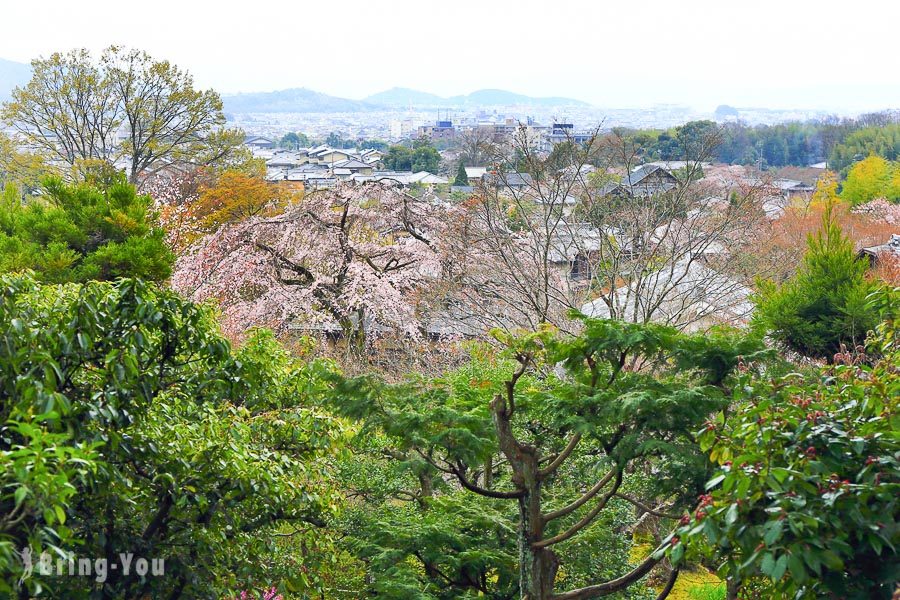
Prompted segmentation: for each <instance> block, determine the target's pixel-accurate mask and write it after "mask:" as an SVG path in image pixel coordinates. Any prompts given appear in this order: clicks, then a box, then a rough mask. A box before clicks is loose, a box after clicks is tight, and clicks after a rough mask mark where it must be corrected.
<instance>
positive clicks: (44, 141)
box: [2, 49, 123, 165]
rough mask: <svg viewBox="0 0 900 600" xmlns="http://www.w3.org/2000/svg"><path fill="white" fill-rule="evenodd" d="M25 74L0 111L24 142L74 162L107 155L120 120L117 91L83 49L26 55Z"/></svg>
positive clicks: (59, 159) (56, 157)
mask: <svg viewBox="0 0 900 600" xmlns="http://www.w3.org/2000/svg"><path fill="white" fill-rule="evenodd" d="M31 69H32V76H31V80H30V81H29V82H28V84H27V85H26V86H25V87H24V88H16V89H14V90H13V92H12V100H11V101H10V102H8V103H6V104H4V106H3V110H2V117H3V119H4V120H5V121H7V122H8V123H9V124H10V125H11V126H12V127H13V128H15V130H16V131H17V132H18V134H19V135H20V136H22V138H23V139H24V140H25V141H26V142H27V143H28V145H30V146H32V147H34V148H38V149H39V150H40V151H41V152H42V153H44V154H45V155H47V156H48V157H49V158H51V159H53V160H57V161H61V162H62V163H64V164H67V165H74V164H75V163H76V162H78V161H90V160H110V159H111V158H113V156H114V154H115V149H116V132H117V131H118V130H119V126H120V125H121V124H122V120H123V114H122V103H121V102H120V100H119V92H118V90H117V89H116V86H115V85H113V82H112V81H111V80H110V78H109V76H108V73H106V72H105V71H104V69H103V68H101V67H100V66H98V65H96V64H95V63H94V62H93V60H92V59H91V55H90V53H89V52H88V51H87V50H84V49H80V50H71V51H69V52H67V53H65V54H62V53H59V52H56V53H54V54H52V55H51V56H50V57H49V58H46V59H42V58H38V59H35V60H33V61H31Z"/></svg>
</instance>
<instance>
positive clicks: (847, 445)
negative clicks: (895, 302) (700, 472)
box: [673, 322, 900, 600]
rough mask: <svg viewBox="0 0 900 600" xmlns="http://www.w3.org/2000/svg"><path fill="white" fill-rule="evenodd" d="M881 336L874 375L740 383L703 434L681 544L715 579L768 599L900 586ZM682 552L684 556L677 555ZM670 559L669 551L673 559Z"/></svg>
mask: <svg viewBox="0 0 900 600" xmlns="http://www.w3.org/2000/svg"><path fill="white" fill-rule="evenodd" d="M894 326H895V324H894V323H893V322H888V323H886V324H883V325H882V326H881V327H880V330H879V335H878V336H877V337H876V339H875V340H874V341H873V343H872V345H871V346H870V350H871V351H872V352H873V353H874V355H876V356H881V358H880V359H878V360H877V361H876V362H875V363H874V364H873V365H872V366H864V365H863V364H854V361H853V360H851V359H850V357H849V356H847V357H845V359H844V364H841V365H839V366H835V367H826V368H823V369H821V371H820V372H818V373H815V374H814V375H813V376H811V377H803V376H801V375H799V374H796V373H795V374H791V375H788V376H786V377H770V376H767V377H758V376H757V377H753V376H752V375H751V374H750V373H748V374H746V375H745V376H744V377H743V381H742V382H741V385H739V386H738V387H736V391H737V394H736V396H735V405H734V407H733V409H732V410H730V411H728V412H727V413H721V414H719V415H718V417H717V418H716V419H715V420H714V421H711V422H710V423H709V424H708V426H707V427H706V428H705V429H704V430H703V431H702V432H701V433H700V434H699V439H700V442H701V444H702V445H703V447H704V449H707V450H708V451H709V452H710V457H711V458H712V459H713V460H714V461H716V462H717V463H719V464H720V465H721V466H720V469H719V472H718V473H717V474H716V476H715V477H713V478H712V479H711V480H710V481H709V482H708V483H707V489H709V490H710V492H709V494H708V495H706V496H703V497H701V503H700V508H699V509H698V510H697V512H696V513H695V514H694V515H693V516H692V517H685V519H684V522H683V523H684V524H683V527H682V528H681V529H680V530H679V531H678V532H677V535H679V536H681V539H682V540H685V543H687V545H688V546H689V547H690V548H691V549H692V551H693V552H695V553H697V554H700V555H704V556H706V557H707V558H721V559H724V564H723V566H722V569H721V571H720V574H721V575H723V576H726V575H727V576H730V577H733V578H736V579H738V580H742V581H746V580H748V579H751V578H754V577H764V578H767V579H768V580H769V581H770V582H771V588H772V591H771V592H770V593H771V594H773V597H779V598H814V597H815V598H821V597H839V598H848V599H860V600H862V599H871V600H875V599H878V598H885V599H887V598H891V597H892V593H893V591H894V588H895V585H896V582H897V581H898V580H900V561H898V560H897V555H896V551H897V545H898V543H900V527H898V523H897V515H898V514H900V511H898V508H900V507H898V498H900V439H898V436H897V431H898V426H900V422H898V416H897V408H898V399H900V378H898V377H897V372H898V368H900V353H898V347H897V332H896V330H895V329H894ZM679 545H680V544H679ZM673 553H674V551H673Z"/></svg>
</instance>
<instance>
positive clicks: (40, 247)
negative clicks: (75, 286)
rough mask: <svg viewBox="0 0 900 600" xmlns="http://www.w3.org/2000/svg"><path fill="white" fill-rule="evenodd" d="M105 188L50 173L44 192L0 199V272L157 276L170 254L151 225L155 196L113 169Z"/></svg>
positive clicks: (164, 272)
mask: <svg viewBox="0 0 900 600" xmlns="http://www.w3.org/2000/svg"><path fill="white" fill-rule="evenodd" d="M102 185H103V187H96V186H95V185H91V184H89V183H83V184H72V185H68V184H65V183H63V182H62V180H60V179H58V178H54V177H48V178H46V179H45V181H44V191H45V196H43V197H41V198H35V199H32V200H31V201H29V202H28V203H27V204H25V205H23V204H22V203H21V202H20V201H19V200H18V198H17V197H15V196H7V195H4V201H3V203H2V206H0V271H2V272H9V271H22V270H26V269H30V270H32V271H34V272H35V275H36V277H37V278H38V279H40V280H42V281H46V282H51V283H62V282H68V281H76V282H77V281H88V280H92V279H96V280H112V279H116V278H118V277H141V278H144V279H147V280H151V281H162V280H165V279H167V278H168V277H169V275H170V274H171V272H172V264H173V261H174V256H173V255H172V252H171V251H170V250H169V249H168V247H167V246H166V244H165V241H164V232H163V230H162V229H160V228H159V227H156V226H154V225H153V222H152V219H153V213H152V212H151V207H152V199H151V198H150V197H149V196H140V195H138V194H136V193H135V189H134V186H132V185H130V184H127V183H125V181H124V177H123V176H122V175H121V174H118V175H117V176H116V177H115V178H114V180H113V181H111V182H104V183H103V184H102Z"/></svg>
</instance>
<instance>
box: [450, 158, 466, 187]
mask: <svg viewBox="0 0 900 600" xmlns="http://www.w3.org/2000/svg"><path fill="white" fill-rule="evenodd" d="M453 185H458V186H462V187H465V186H468V185H469V176H468V175H466V165H465V163H464V162H463V161H459V166H458V167H457V169H456V177H455V178H454V179H453Z"/></svg>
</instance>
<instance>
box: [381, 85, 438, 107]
mask: <svg viewBox="0 0 900 600" xmlns="http://www.w3.org/2000/svg"><path fill="white" fill-rule="evenodd" d="M363 102H369V103H370V104H378V105H380V106H392V107H406V106H410V105H412V106H446V105H447V98H442V97H441V96H438V95H436V94H429V93H428V92H420V91H419V90H411V89H409V88H400V87H395V88H391V89H389V90H385V91H384V92H378V93H377V94H372V95H371V96H368V97H367V98H365V99H363Z"/></svg>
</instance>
